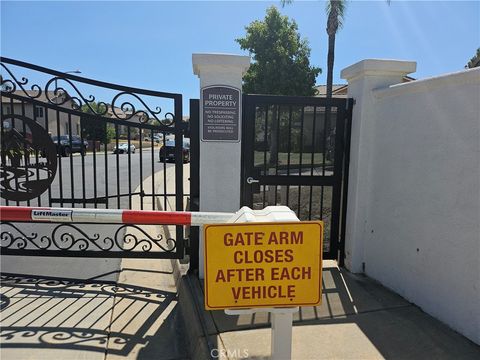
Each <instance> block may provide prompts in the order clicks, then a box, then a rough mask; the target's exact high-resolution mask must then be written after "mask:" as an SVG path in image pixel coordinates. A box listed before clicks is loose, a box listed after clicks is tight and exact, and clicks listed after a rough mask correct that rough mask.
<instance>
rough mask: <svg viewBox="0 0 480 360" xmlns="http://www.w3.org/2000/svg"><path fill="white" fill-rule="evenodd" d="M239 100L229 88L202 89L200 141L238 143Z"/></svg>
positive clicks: (212, 87) (238, 93)
mask: <svg viewBox="0 0 480 360" xmlns="http://www.w3.org/2000/svg"><path fill="white" fill-rule="evenodd" d="M240 99H241V97H240V90H239V89H236V88H233V87H230V86H208V87H204V88H202V92H201V102H202V109H203V112H202V127H201V130H202V141H227V142H238V141H240Z"/></svg>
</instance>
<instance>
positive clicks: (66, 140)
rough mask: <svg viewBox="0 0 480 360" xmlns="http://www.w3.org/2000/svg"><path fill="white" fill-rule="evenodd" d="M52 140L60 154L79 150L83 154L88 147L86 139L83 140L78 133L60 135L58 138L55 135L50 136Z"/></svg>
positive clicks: (66, 154) (68, 154)
mask: <svg viewBox="0 0 480 360" xmlns="http://www.w3.org/2000/svg"><path fill="white" fill-rule="evenodd" d="M52 141H53V143H54V144H55V146H56V147H57V153H58V154H60V155H62V156H70V154H72V153H76V152H79V153H80V154H82V155H85V153H86V152H87V148H88V141H86V140H83V142H82V138H81V137H80V136H78V135H71V136H70V135H60V139H58V138H57V136H52Z"/></svg>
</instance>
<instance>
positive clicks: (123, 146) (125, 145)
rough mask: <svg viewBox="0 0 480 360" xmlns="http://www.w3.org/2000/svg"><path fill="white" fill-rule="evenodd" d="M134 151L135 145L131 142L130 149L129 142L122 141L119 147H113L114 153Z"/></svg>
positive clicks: (133, 152)
mask: <svg viewBox="0 0 480 360" xmlns="http://www.w3.org/2000/svg"><path fill="white" fill-rule="evenodd" d="M129 152H130V153H132V154H135V145H133V144H130V151H129V149H128V143H121V144H118V148H117V147H116V146H115V147H114V148H113V153H114V154H117V153H118V154H125V153H129Z"/></svg>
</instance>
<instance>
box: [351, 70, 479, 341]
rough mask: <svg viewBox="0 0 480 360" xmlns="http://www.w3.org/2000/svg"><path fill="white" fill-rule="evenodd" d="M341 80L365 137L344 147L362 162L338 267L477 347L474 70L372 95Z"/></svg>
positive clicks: (381, 89)
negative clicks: (403, 300)
mask: <svg viewBox="0 0 480 360" xmlns="http://www.w3.org/2000/svg"><path fill="white" fill-rule="evenodd" d="M346 70H347V69H346ZM350 70H351V69H350ZM349 75H351V71H350V72H349V71H348V70H347V71H346V77H347V78H350V80H349V81H352V82H353V83H356V85H357V86H356V89H355V86H354V87H353V88H352V92H351V93H350V94H349V96H352V97H354V98H357V103H360V104H359V105H360V107H362V106H363V107H365V106H366V105H368V114H363V116H362V114H361V113H360V114H357V118H355V113H354V117H353V123H354V124H355V123H356V122H357V124H356V125H354V126H357V127H363V128H364V129H365V128H367V129H368V130H369V131H368V133H361V132H360V131H357V133H356V134H355V133H354V134H353V135H354V136H355V135H356V136H358V137H359V138H356V139H352V143H353V144H354V143H355V142H357V149H355V147H353V148H352V151H356V150H358V149H359V148H362V149H363V147H362V146H361V145H362V144H363V145H364V146H365V145H366V147H367V148H368V156H363V157H359V156H358V154H357V155H354V154H352V158H353V159H354V163H353V164H352V166H353V170H354V171H353V174H354V175H355V174H356V175H357V176H358V175H359V174H361V175H362V178H361V179H359V178H354V179H352V181H353V183H354V184H355V183H356V184H357V187H352V186H350V189H349V199H350V197H351V196H352V200H351V202H352V204H350V203H349V206H350V205H352V206H353V208H354V209H357V211H356V213H351V214H350V215H351V216H352V217H353V219H354V220H355V223H356V224H357V227H356V228H355V226H354V224H352V223H350V229H347V234H348V235H349V237H348V238H347V248H348V250H349V253H347V256H349V257H350V259H348V261H347V262H346V263H347V265H348V266H350V268H351V269H352V270H353V271H358V265H359V264H362V263H363V264H364V271H365V273H366V274H367V275H368V276H370V277H372V278H374V279H377V280H378V281H380V282H381V283H382V284H384V285H386V286H387V287H389V288H391V289H393V290H394V291H396V292H397V293H399V294H400V295H402V296H404V297H405V298H406V299H407V300H409V301H411V302H413V303H415V304H416V305H418V306H419V307H421V308H422V309H423V310H424V311H426V312H427V313H430V314H431V315H433V316H434V317H436V318H438V319H439V320H441V321H443V322H445V323H446V324H448V325H449V326H451V327H452V328H453V329H455V330H457V331H459V332H460V333H462V334H464V335H465V336H467V337H468V338H470V339H471V340H473V341H474V342H476V343H479V344H480V225H479V224H480V69H473V70H466V71H461V72H459V73H455V74H448V75H444V76H440V77H436V78H431V79H425V80H417V81H414V82H411V83H404V84H398V85H390V86H373V87H371V86H368V81H369V80H368V79H369V78H371V76H372V74H368V73H363V75H360V78H358V77H357V78H355V77H351V76H349ZM365 79H367V80H365ZM359 84H363V85H365V84H367V86H358V85H359ZM354 85H355V84H354ZM353 92H355V93H353ZM365 115H368V118H366V117H365ZM358 143H359V144H358ZM359 168H361V169H363V172H359V171H358V169H359ZM351 169H352V167H351ZM355 169H356V170H355ZM358 184H360V185H361V186H358ZM359 194H360V195H359ZM358 209H361V212H359V211H358ZM350 210H351V209H350V208H349V211H350ZM349 221H350V222H351V221H352V219H350V220H349ZM359 224H360V225H359ZM347 226H348V225H347ZM348 242H350V244H348Z"/></svg>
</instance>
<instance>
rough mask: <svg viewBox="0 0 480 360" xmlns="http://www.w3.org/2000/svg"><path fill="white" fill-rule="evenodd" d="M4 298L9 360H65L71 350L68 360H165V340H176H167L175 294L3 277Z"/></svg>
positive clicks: (5, 347) (81, 282)
mask: <svg viewBox="0 0 480 360" xmlns="http://www.w3.org/2000/svg"><path fill="white" fill-rule="evenodd" d="M1 293H2V296H1V317H2V328H1V334H0V339H1V344H2V356H5V358H9V359H13V358H26V357H27V356H23V355H25V354H28V357H31V356H32V354H35V355H33V356H34V357H35V358H60V357H59V356H61V355H60V354H61V352H60V353H59V352H58V351H59V350H68V352H66V353H65V354H69V355H68V358H76V357H79V358H80V357H82V358H85V357H87V358H89V359H90V358H97V357H98V358H99V359H100V358H101V359H104V358H105V355H107V356H106V358H107V359H109V358H115V357H116V356H118V357H120V358H124V357H128V356H129V355H130V354H131V352H132V351H135V352H137V353H138V357H137V358H139V359H142V358H143V359H151V358H152V357H154V355H153V353H152V351H153V352H155V351H158V352H160V355H159V354H158V353H157V356H156V358H163V356H162V354H161V352H162V351H161V350H163V352H164V353H165V352H167V353H168V352H169V351H165V348H162V343H163V345H165V343H164V341H165V340H162V339H166V340H167V341H168V340H169V339H170V340H171V335H170V336H165V335H166V334H167V333H168V334H171V332H172V331H173V332H175V329H176V328H175V325H174V323H175V319H174V317H175V313H176V311H175V305H176V294H175V293H173V292H167V291H160V290H154V289H150V288H145V287H139V286H134V285H125V284H116V283H114V282H98V281H84V280H72V279H61V278H54V277H35V276H30V275H19V274H6V273H3V274H2V275H1ZM167 309H168V311H167ZM159 319H161V321H159ZM157 338H159V339H157ZM32 349H43V350H42V351H38V352H32ZM174 350H175V351H177V352H176V353H175V354H177V355H178V352H179V351H180V352H181V349H174ZM72 351H79V352H89V354H90V355H85V353H83V354H80V353H79V354H77V356H75V355H74V353H72ZM95 353H98V354H97V355H94V354H95ZM22 354H23V355H22ZM175 354H174V353H173V352H171V354H170V355H172V356H173V355H175ZM164 355H167V354H164ZM64 356H65V355H64ZM64 356H61V357H63V358H65V357H64ZM172 356H169V357H167V358H172Z"/></svg>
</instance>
